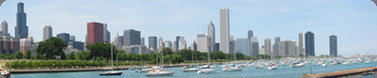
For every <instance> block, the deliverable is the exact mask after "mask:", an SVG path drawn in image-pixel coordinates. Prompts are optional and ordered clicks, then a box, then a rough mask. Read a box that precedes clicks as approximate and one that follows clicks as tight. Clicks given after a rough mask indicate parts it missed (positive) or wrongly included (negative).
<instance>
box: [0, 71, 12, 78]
mask: <svg viewBox="0 0 377 78" xmlns="http://www.w3.org/2000/svg"><path fill="white" fill-rule="evenodd" d="M0 71H1V72H0V74H1V77H5V78H9V77H10V72H9V71H8V70H3V69H0Z"/></svg>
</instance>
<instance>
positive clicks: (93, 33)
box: [87, 22, 104, 44]
mask: <svg viewBox="0 0 377 78" xmlns="http://www.w3.org/2000/svg"><path fill="white" fill-rule="evenodd" d="M103 27H104V24H102V23H99V22H89V23H87V40H88V43H89V44H92V43H97V42H103V41H104V40H103V39H104V33H103V30H104V28H103Z"/></svg>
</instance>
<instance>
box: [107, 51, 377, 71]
mask: <svg viewBox="0 0 377 78" xmlns="http://www.w3.org/2000/svg"><path fill="white" fill-rule="evenodd" d="M207 54H208V56H207V58H208V64H206V65H203V66H199V65H197V64H193V63H191V65H189V66H183V67H182V68H181V69H182V71H183V72H196V73H198V74H209V73H213V72H215V68H216V65H213V64H211V63H210V53H207ZM161 58H163V54H162V57H161ZM372 61H375V62H376V61H377V59H376V58H372V57H327V58H316V57H314V58H292V57H287V58H281V59H275V60H257V61H250V62H238V63H224V64H222V65H221V69H222V71H224V72H233V71H241V70H242V69H243V68H245V67H255V68H256V69H262V68H267V69H268V70H277V69H278V68H279V67H284V66H288V67H291V68H300V67H303V66H304V65H310V66H312V65H314V66H322V67H327V66H328V65H331V66H333V65H338V64H344V65H346V64H353V63H370V62H372ZM112 64H113V63H112ZM162 64H164V63H163V60H162ZM136 72H140V73H145V76H172V75H173V74H174V71H169V70H167V69H165V68H164V66H152V67H142V68H139V69H137V70H136ZM121 74H122V72H121V71H113V70H112V71H108V72H102V73H100V75H121Z"/></svg>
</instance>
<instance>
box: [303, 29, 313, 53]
mask: <svg viewBox="0 0 377 78" xmlns="http://www.w3.org/2000/svg"><path fill="white" fill-rule="evenodd" d="M305 54H306V56H315V48H314V33H312V32H310V31H308V32H306V33H305Z"/></svg>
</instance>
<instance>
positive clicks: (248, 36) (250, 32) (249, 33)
mask: <svg viewBox="0 0 377 78" xmlns="http://www.w3.org/2000/svg"><path fill="white" fill-rule="evenodd" d="M251 37H254V34H253V31H252V30H249V31H248V32H247V38H249V39H251Z"/></svg>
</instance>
